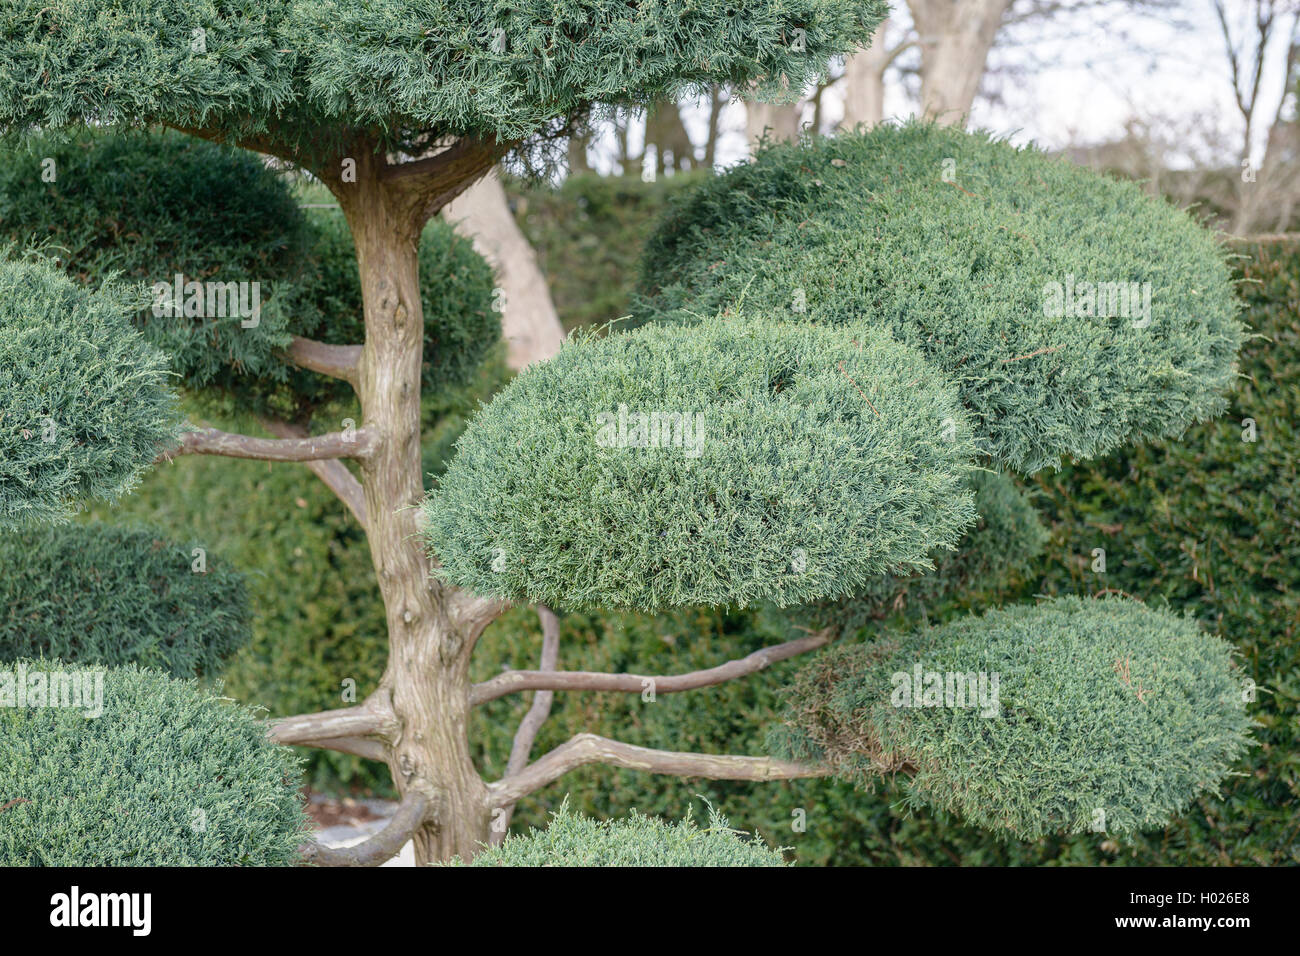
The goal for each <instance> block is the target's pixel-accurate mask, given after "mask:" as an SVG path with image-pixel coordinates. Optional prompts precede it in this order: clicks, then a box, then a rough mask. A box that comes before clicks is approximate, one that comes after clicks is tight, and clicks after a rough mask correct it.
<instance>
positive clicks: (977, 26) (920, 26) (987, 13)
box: [907, 0, 1011, 126]
mask: <svg viewBox="0 0 1300 956" xmlns="http://www.w3.org/2000/svg"><path fill="white" fill-rule="evenodd" d="M907 5H908V7H910V8H911V11H912V22H913V23H914V24H915V25H916V32H917V34H918V41H917V42H918V44H919V45H920V47H921V112H922V114H923V115H925V116H928V117H930V118H932V119H934V120H936V121H938V122H939V123H942V124H944V125H947V126H961V125H964V124H965V123H966V118H967V116H968V115H969V113H970V108H971V104H972V103H974V102H975V94H976V93H978V92H979V88H980V80H981V79H982V78H983V77H984V67H985V64H986V62H987V61H988V56H989V50H990V49H991V48H992V46H993V40H994V39H995V38H996V37H997V34H998V30H999V29H1001V27H1002V18H1003V16H1004V15H1005V13H1006V11H1007V7H1009V6H1010V5H1011V0H908V4H907Z"/></svg>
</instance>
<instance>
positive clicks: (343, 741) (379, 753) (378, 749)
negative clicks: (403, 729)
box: [302, 737, 388, 763]
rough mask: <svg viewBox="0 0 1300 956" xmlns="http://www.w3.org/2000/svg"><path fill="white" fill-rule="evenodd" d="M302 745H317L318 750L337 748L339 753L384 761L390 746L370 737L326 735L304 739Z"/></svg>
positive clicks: (386, 758)
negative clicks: (314, 738) (317, 738)
mask: <svg viewBox="0 0 1300 956" xmlns="http://www.w3.org/2000/svg"><path fill="white" fill-rule="evenodd" d="M302 746H305V747H315V748H316V749H317V750H337V751H338V752H339V753H344V754H352V755H353V756H355V757H363V758H364V759H366V760H376V761H378V762H380V763H384V762H386V761H387V760H388V748H387V747H385V746H384V745H383V743H381V742H380V741H378V740H371V739H370V738H369V737H324V738H321V739H320V740H311V741H304V742H303V744H302Z"/></svg>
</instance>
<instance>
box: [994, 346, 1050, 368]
mask: <svg viewBox="0 0 1300 956" xmlns="http://www.w3.org/2000/svg"><path fill="white" fill-rule="evenodd" d="M1063 348H1065V346H1064V345H1053V346H1052V347H1051V348H1050V349H1048V348H1042V349H1037V350H1035V351H1033V352H1026V353H1025V354H1024V355H1017V356H1016V357H1015V358H1005V359H1003V360H1002V364H1003V365H1005V364H1006V363H1007V362H1019V361H1020V360H1021V359H1027V358H1033V357H1034V356H1035V355H1049V354H1051V353H1052V352H1059V351H1061V349H1063Z"/></svg>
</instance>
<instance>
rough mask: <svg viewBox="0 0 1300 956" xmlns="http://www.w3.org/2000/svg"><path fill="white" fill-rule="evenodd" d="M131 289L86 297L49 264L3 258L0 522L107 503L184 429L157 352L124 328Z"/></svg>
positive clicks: (51, 517) (60, 516) (58, 516)
mask: <svg viewBox="0 0 1300 956" xmlns="http://www.w3.org/2000/svg"><path fill="white" fill-rule="evenodd" d="M137 303H138V296H137V295H136V293H134V292H133V291H132V290H130V289H128V288H126V287H125V286H123V285H121V284H119V283H117V282H114V281H109V282H106V283H105V284H104V285H102V286H101V287H100V288H99V289H97V290H96V291H94V292H91V291H89V290H87V289H84V288H82V287H80V286H78V285H76V284H74V283H73V282H72V281H70V280H69V279H68V278H66V277H65V276H64V275H62V274H61V273H60V272H58V271H57V270H56V269H55V268H54V267H53V266H52V265H50V264H49V263H46V262H41V261H36V260H26V261H9V262H6V261H2V260H0V528H8V527H14V526H16V525H18V524H21V523H26V522H41V521H46V522H48V521H60V520H65V519H66V518H67V516H68V515H69V514H70V513H71V512H72V511H73V509H74V507H75V506H76V505H77V504H78V503H79V502H81V501H83V500H85V499H88V498H104V499H108V500H114V499H116V498H118V497H119V496H120V495H122V494H124V493H126V492H127V491H129V490H130V489H131V488H132V487H133V486H134V485H135V483H136V481H137V479H138V477H139V475H140V473H141V472H142V471H144V470H145V469H147V468H148V467H149V466H150V465H151V464H152V463H153V461H154V459H155V458H156V457H157V455H158V453H159V452H160V451H161V450H162V449H163V448H164V447H168V446H170V445H173V444H174V443H175V441H176V436H177V435H178V434H179V430H180V420H179V417H178V415H177V412H176V404H175V395H174V394H173V392H172V390H171V388H170V387H169V384H168V381H167V377H166V371H165V364H164V360H163V357H162V355H161V354H159V353H158V351H157V350H156V349H154V348H153V347H152V346H150V345H149V344H148V343H147V342H145V341H144V340H143V339H142V338H141V337H140V335H139V333H137V332H135V331H134V330H133V329H132V328H131V326H130V324H129V316H130V314H131V312H132V311H133V310H134V309H135V308H136V306H137Z"/></svg>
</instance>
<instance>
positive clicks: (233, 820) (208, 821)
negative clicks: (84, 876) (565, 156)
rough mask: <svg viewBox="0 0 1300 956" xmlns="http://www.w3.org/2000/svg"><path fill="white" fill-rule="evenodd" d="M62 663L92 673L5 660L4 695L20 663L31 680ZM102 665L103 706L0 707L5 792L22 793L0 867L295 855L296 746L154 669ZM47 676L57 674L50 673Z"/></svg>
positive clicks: (240, 860)
mask: <svg viewBox="0 0 1300 956" xmlns="http://www.w3.org/2000/svg"><path fill="white" fill-rule="evenodd" d="M20 668H21V669H22V671H20ZM60 672H61V673H63V674H66V675H90V676H92V677H93V675H94V674H95V673H96V671H95V669H94V668H89V667H84V666H79V665H61V664H59V663H58V662H54V661H19V662H7V663H5V664H3V665H0V695H2V694H4V693H5V686H6V680H8V683H9V689H10V692H11V693H15V694H16V689H15V687H14V686H13V685H14V683H15V681H16V679H17V675H19V674H20V673H25V676H26V678H27V681H28V684H29V687H30V686H31V685H32V678H33V676H35V675H36V674H38V673H40V674H45V675H52V674H55V673H60ZM98 673H99V674H101V675H102V684H101V685H100V687H101V688H102V697H101V698H100V699H101V702H102V714H100V715H99V716H92V717H88V716H87V714H88V713H93V712H94V710H93V709H91V708H83V707H76V706H72V707H67V706H60V707H51V706H37V705H36V704H35V703H34V701H35V698H34V697H32V696H28V698H27V702H26V703H27V705H26V706H16V705H15V704H14V703H10V704H8V705H6V706H0V796H2V797H4V799H5V802H6V803H7V802H8V801H9V800H10V799H12V798H15V797H21V798H23V799H22V802H19V803H15V804H14V805H13V806H10V807H9V808H8V809H7V810H5V812H4V825H3V826H0V865H3V866H230V865H246V866H273V865H285V864H290V863H293V862H294V861H295V859H296V857H297V848H298V846H299V845H300V844H301V843H302V842H303V840H304V838H305V835H306V831H307V819H306V816H305V815H304V813H303V809H302V799H301V797H300V796H299V794H298V789H297V786H298V782H297V775H298V758H297V757H296V756H295V755H294V753H293V751H291V750H290V749H289V748H287V747H280V746H277V745H276V744H273V743H272V742H271V740H270V738H269V737H267V734H266V724H265V723H264V722H263V721H261V720H259V719H257V718H256V717H255V716H254V714H253V712H252V711H250V710H247V709H244V708H240V707H235V706H231V705H229V704H226V703H224V702H222V701H221V700H219V699H218V698H216V697H214V696H212V695H211V694H209V693H205V692H201V691H200V690H199V689H198V688H197V687H196V686H195V685H194V683H193V682H188V681H180V680H175V679H173V678H170V677H167V676H166V675H164V674H161V673H158V672H156V671H150V670H141V669H139V668H136V667H134V666H131V667H122V668H113V669H109V670H107V671H103V670H101V671H98ZM6 675H9V676H8V677H6ZM44 683H46V684H47V686H50V687H52V686H53V684H51V683H50V677H49V676H47V677H46V678H45V680H44ZM83 686H84V685H83ZM29 695H30V691H29ZM96 696H99V695H98V694H96ZM46 700H47V701H48V700H49V698H48V697H47V698H46Z"/></svg>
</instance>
